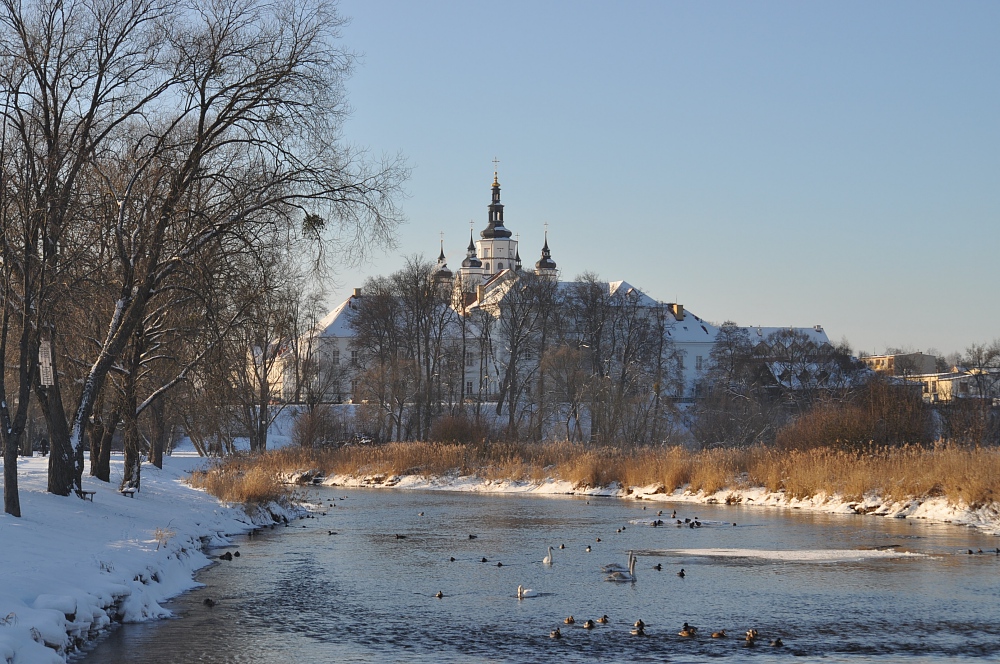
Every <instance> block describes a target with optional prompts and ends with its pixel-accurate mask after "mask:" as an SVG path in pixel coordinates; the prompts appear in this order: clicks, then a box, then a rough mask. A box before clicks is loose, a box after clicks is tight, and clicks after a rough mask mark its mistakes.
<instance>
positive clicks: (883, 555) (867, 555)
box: [652, 549, 926, 563]
mask: <svg viewBox="0 0 1000 664" xmlns="http://www.w3.org/2000/svg"><path fill="white" fill-rule="evenodd" d="M652 553H653V554H654V555H655V554H660V555H665V556H701V557H705V558H757V559H761V560H777V561H782V562H804V563H842V562H855V561H859V560H873V559H889V558H925V557H926V554H923V553H912V552H910V551H896V550H895V549H804V550H794V549H770V550H765V549H660V550H657V551H653V552H652Z"/></svg>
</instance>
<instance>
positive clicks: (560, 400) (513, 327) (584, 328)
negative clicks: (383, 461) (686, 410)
mask: <svg viewBox="0 0 1000 664" xmlns="http://www.w3.org/2000/svg"><path fill="white" fill-rule="evenodd" d="M363 292H364V293H365V295H364V296H363V297H362V298H360V301H359V304H358V305H357V307H358V310H357V312H356V314H355V316H354V317H353V319H352V326H353V328H354V332H355V337H354V340H353V349H354V355H355V370H356V372H357V374H356V375H357V385H356V389H355V390H354V397H355V400H356V401H361V402H363V404H364V406H363V408H364V409H366V415H367V417H366V421H367V422H368V426H369V431H368V433H370V434H371V435H373V436H374V437H376V438H381V439H386V438H389V437H392V438H396V439H399V440H404V439H426V438H428V437H430V436H431V435H432V434H433V425H434V423H435V420H437V419H438V418H440V417H442V416H447V417H449V418H461V419H463V420H470V421H472V422H474V423H475V424H476V425H477V426H476V427H475V428H474V429H473V430H475V431H483V430H493V431H495V432H496V433H497V434H498V435H502V436H503V437H505V438H507V439H510V440H516V439H528V440H542V439H545V438H566V439H571V440H589V441H594V442H599V443H612V442H614V443H622V442H630V443H642V442H661V441H662V440H664V439H665V438H666V437H668V436H669V435H670V433H671V426H672V425H671V423H672V422H673V421H675V419H676V418H675V417H674V415H675V412H674V409H673V407H672V401H671V400H670V399H669V398H668V397H669V396H673V395H676V394H677V393H679V391H680V389H681V385H680V363H679V358H678V356H677V352H676V349H675V347H674V345H673V344H672V343H671V341H670V339H669V335H668V334H667V332H668V330H669V328H670V326H671V325H672V324H673V320H674V319H673V317H672V316H670V315H669V313H668V312H667V310H666V308H665V307H664V306H663V305H659V304H657V303H655V302H653V301H652V300H649V298H647V297H646V296H644V295H642V294H641V293H640V292H639V291H637V290H634V289H623V288H620V289H614V288H612V285H610V284H608V282H605V281H601V280H600V279H598V278H597V276H596V275H593V274H584V275H582V276H581V277H579V278H578V279H577V280H576V281H574V282H570V283H565V284H559V283H557V282H555V281H554V280H551V279H549V278H545V277H539V276H536V275H534V274H530V273H517V274H514V273H509V274H508V275H507V276H506V280H505V281H504V282H503V283H500V284H497V285H495V286H494V287H493V288H491V289H490V292H489V293H488V294H484V297H483V298H482V299H477V298H473V297H471V295H472V294H471V293H467V292H464V291H463V289H462V285H461V284H458V287H457V288H456V290H454V291H453V290H452V285H451V284H450V283H448V282H444V283H441V282H438V281H435V279H434V276H433V269H432V266H431V265H430V264H429V263H426V262H424V261H420V260H417V259H413V260H410V261H409V262H408V264H407V266H406V267H405V268H404V269H403V270H401V271H400V272H397V273H395V274H393V275H391V276H389V277H386V278H378V279H371V280H369V281H368V282H367V283H366V284H365V286H364V288H363ZM473 301H474V303H473ZM470 303H472V304H470Z"/></svg>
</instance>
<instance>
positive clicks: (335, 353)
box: [330, 348, 340, 366]
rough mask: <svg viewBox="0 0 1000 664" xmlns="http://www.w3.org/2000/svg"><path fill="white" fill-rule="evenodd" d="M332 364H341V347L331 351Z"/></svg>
mask: <svg viewBox="0 0 1000 664" xmlns="http://www.w3.org/2000/svg"><path fill="white" fill-rule="evenodd" d="M330 364H332V365H333V366H337V365H338V364H340V349H339V348H334V349H333V350H332V351H330Z"/></svg>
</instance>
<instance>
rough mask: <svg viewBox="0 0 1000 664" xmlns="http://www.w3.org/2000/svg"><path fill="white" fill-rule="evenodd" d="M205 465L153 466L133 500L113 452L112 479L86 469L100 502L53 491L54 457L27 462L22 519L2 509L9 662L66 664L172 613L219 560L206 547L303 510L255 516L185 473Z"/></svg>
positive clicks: (167, 461)
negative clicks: (111, 637) (190, 481)
mask: <svg viewBox="0 0 1000 664" xmlns="http://www.w3.org/2000/svg"><path fill="white" fill-rule="evenodd" d="M203 462H204V460H203V459H199V458H198V457H196V456H192V455H184V454H179V455H178V454H175V455H174V456H169V457H166V458H164V467H163V470H159V469H157V468H156V467H154V466H151V465H148V464H147V465H145V466H143V470H142V491H140V492H137V493H136V494H135V497H134V498H129V497H127V496H124V495H121V494H119V493H118V491H117V490H116V488H117V480H118V479H120V477H121V472H122V462H121V457H117V459H115V458H113V459H112V471H111V474H112V478H111V479H112V484H110V485H109V484H105V483H104V482H100V481H98V480H95V479H94V478H92V477H90V476H89V475H86V474H85V475H84V478H83V488H84V490H87V491H96V494H95V495H94V500H93V502H91V501H89V500H82V499H80V498H77V497H76V496H75V495H71V496H69V497H61V496H55V495H52V494H50V493H46V491H45V487H46V469H47V464H48V459H47V458H43V457H35V458H25V459H21V460H19V462H18V486H19V489H20V498H21V514H22V517H21V518H15V517H12V516H10V515H7V514H2V515H0V561H2V568H0V662H5V663H8V664H21V663H28V662H31V663H32V664H34V663H35V662H39V663H47V662H53V663H55V662H58V663H61V662H64V661H65V658H66V656H67V655H68V654H69V653H70V652H71V651H72V650H73V649H74V648H75V647H78V646H79V645H80V644H82V643H83V642H84V641H87V640H90V639H93V638H94V636H96V635H97V633H98V632H99V631H100V630H102V629H104V628H105V627H107V626H108V625H109V624H110V623H111V622H112V621H125V622H138V621H143V620H149V619H154V618H161V617H166V616H169V615H170V612H169V611H167V610H166V609H164V608H163V607H162V606H160V602H162V601H164V600H165V599H168V598H170V597H173V596H175V595H178V594H180V593H182V592H184V591H185V590H189V589H190V588H193V587H194V586H196V585H197V584H196V583H195V581H194V580H193V578H192V577H193V574H194V572H195V570H197V569H199V568H201V567H204V566H205V565H208V564H209V563H210V562H211V560H210V558H209V557H208V556H207V555H206V554H205V553H204V552H203V548H205V547H214V546H224V545H226V544H227V543H228V540H227V535H232V534H236V533H243V532H247V531H249V530H251V529H253V528H254V527H255V526H256V525H263V524H265V523H271V522H272V521H273V519H274V518H275V517H277V518H280V517H285V518H290V517H292V516H294V515H293V514H291V513H290V512H287V511H285V510H283V509H282V508H280V507H278V506H277V505H272V506H271V507H270V508H269V510H261V512H260V513H258V514H254V515H247V514H246V513H245V512H244V511H243V510H242V509H240V508H238V507H232V506H226V505H223V504H220V503H219V501H218V500H217V499H216V498H215V497H213V496H211V495H209V494H207V493H205V492H204V491H201V490H198V489H193V488H191V487H190V486H188V485H187V484H185V483H184V478H185V477H186V476H187V474H188V472H189V471H190V470H192V469H194V468H195V467H197V466H198V465H199V464H202V463H203ZM0 465H2V464H0ZM116 475H117V478H116ZM272 513H273V514H272ZM226 564H231V563H226Z"/></svg>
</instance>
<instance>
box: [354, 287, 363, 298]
mask: <svg viewBox="0 0 1000 664" xmlns="http://www.w3.org/2000/svg"><path fill="white" fill-rule="evenodd" d="M354 297H361V289H360V288H355V289H354Z"/></svg>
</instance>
